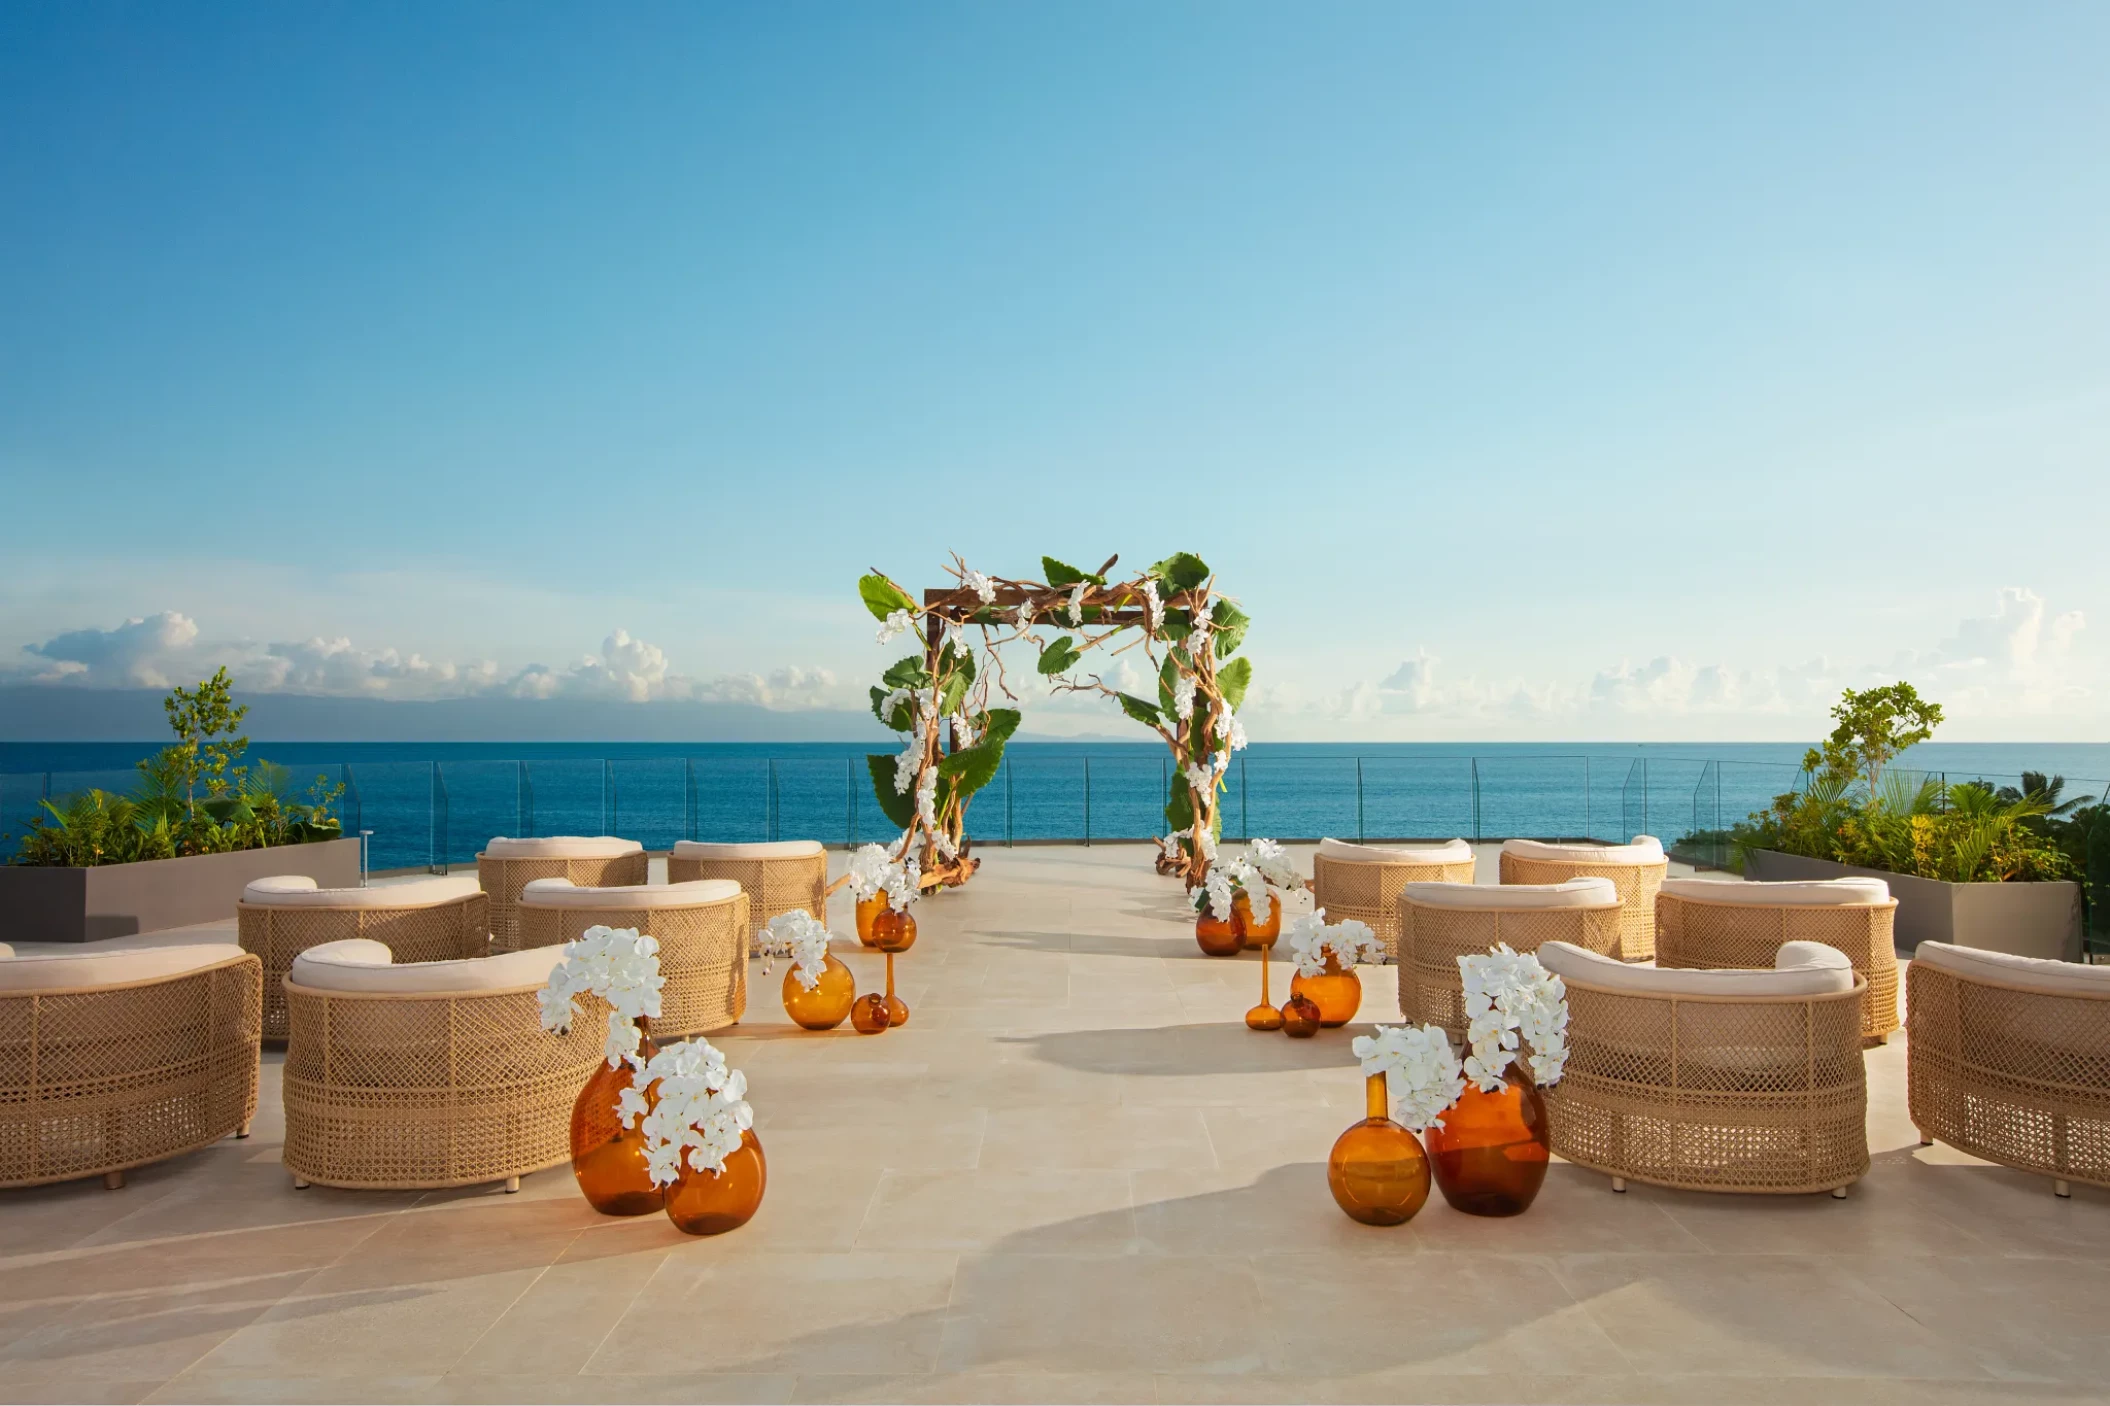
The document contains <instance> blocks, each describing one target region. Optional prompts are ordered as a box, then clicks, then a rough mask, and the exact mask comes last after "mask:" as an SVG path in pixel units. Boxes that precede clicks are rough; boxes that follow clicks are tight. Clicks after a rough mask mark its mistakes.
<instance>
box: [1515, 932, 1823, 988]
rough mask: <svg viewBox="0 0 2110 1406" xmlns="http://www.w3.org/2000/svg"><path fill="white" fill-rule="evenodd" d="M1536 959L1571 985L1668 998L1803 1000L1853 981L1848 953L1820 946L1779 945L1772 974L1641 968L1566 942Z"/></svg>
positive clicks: (1542, 950) (1546, 948)
mask: <svg viewBox="0 0 2110 1406" xmlns="http://www.w3.org/2000/svg"><path fill="white" fill-rule="evenodd" d="M1538 959H1539V962H1540V963H1541V964H1542V965H1543V966H1544V967H1545V968H1546V970H1547V971H1550V972H1552V973H1553V974H1554V975H1556V976H1558V977H1560V979H1561V980H1562V981H1564V982H1567V983H1569V984H1572V985H1575V986H1583V987H1589V988H1592V989H1595V990H1600V991H1616V992H1618V993H1619V994H1621V995H1626V996H1654V997H1661V998H1666V999H1668V998H1679V997H1689V996H1697V997H1703V998H1709V999H1715V1000H1750V1001H1762V1000H1766V999H1768V998H1780V999H1785V1000H1807V999H1808V998H1810V997H1812V996H1831V995H1837V994H1840V993H1844V992H1850V991H1852V990H1853V989H1854V986H1855V982H1856V980H1857V978H1856V977H1855V975H1854V965H1853V963H1852V962H1851V961H1850V960H1848V958H1847V955H1846V954H1845V953H1844V952H1841V951H1840V950H1839V949H1838V948H1836V947H1827V946H1825V945H1824V944H1823V943H1821V942H1784V943H1782V944H1781V945H1780V952H1779V955H1778V956H1776V957H1775V958H1774V962H1773V967H1772V969H1771V970H1770V971H1769V970H1764V969H1756V968H1754V969H1738V968H1728V969H1715V970H1695V969H1690V968H1675V967H1652V966H1639V965H1636V964H1634V963H1630V962H1621V961H1618V960H1616V959H1614V958H1611V957H1605V956H1600V955H1599V954H1598V953H1595V952H1592V951H1589V950H1588V949H1587V948H1582V947H1577V946H1575V945H1574V944H1572V943H1567V942H1548V943H1546V944H1544V945H1543V946H1541V947H1540V948H1539V950H1538Z"/></svg>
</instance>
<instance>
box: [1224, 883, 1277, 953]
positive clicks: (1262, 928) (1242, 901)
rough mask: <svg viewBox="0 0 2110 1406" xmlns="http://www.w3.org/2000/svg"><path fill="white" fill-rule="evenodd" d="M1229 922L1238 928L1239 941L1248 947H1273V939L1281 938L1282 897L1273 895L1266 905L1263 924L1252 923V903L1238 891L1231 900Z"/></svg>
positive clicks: (1244, 893) (1241, 890) (1242, 891)
mask: <svg viewBox="0 0 2110 1406" xmlns="http://www.w3.org/2000/svg"><path fill="white" fill-rule="evenodd" d="M1231 921H1232V922H1233V923H1235V924H1236V925H1237V927H1238V933H1239V937H1240V938H1241V940H1243V941H1244V943H1245V945H1246V946H1248V947H1273V946H1274V945H1275V939H1276V938H1278V937H1280V936H1282V895H1281V894H1279V893H1278V894H1276V895H1274V901H1273V902H1272V903H1270V904H1268V917H1267V921H1266V922H1264V923H1256V922H1254V921H1253V901H1252V899H1250V898H1248V897H1246V891H1245V890H1244V889H1240V890H1239V891H1238V893H1237V894H1236V895H1235V896H1234V897H1233V898H1232V899H1231Z"/></svg>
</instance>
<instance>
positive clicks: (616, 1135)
mask: <svg viewBox="0 0 2110 1406" xmlns="http://www.w3.org/2000/svg"><path fill="white" fill-rule="evenodd" d="M656 1053H657V1051H656V1050H655V1049H654V1048H653V1046H652V1042H651V1041H650V1040H645V1041H644V1042H642V1043H641V1044H640V1045H639V1046H638V1051H637V1057H638V1058H639V1059H640V1060H648V1059H650V1058H652V1056H653V1055H654V1054H656ZM632 1082H633V1076H632V1071H631V1068H630V1066H629V1065H627V1064H620V1065H617V1066H615V1067H614V1068H610V1067H609V1065H608V1061H606V1060H602V1061H601V1062H600V1063H599V1064H598V1065H596V1066H594V1071H593V1074H592V1076H591V1077H590V1078H588V1079H587V1081H586V1087H585V1088H583V1089H581V1090H579V1096H578V1098H577V1099H575V1100H573V1102H572V1106H571V1174H572V1175H573V1176H574V1177H576V1178H577V1179H578V1182H579V1190H580V1191H581V1192H583V1193H584V1194H585V1196H586V1200H587V1202H588V1204H590V1205H591V1206H592V1207H593V1208H594V1209H595V1210H596V1211H599V1212H600V1213H601V1214H602V1215H604V1216H642V1215H647V1214H650V1213H651V1212H653V1211H656V1210H658V1209H659V1208H660V1207H661V1206H663V1205H665V1204H666V1196H665V1193H664V1192H662V1191H661V1189H660V1188H659V1187H658V1186H657V1185H655V1184H654V1183H653V1180H652V1172H651V1168H650V1167H649V1166H648V1165H647V1163H646V1161H645V1135H644V1134H643V1133H642V1132H640V1131H638V1129H636V1128H626V1127H624V1126H623V1125H622V1124H621V1123H619V1122H617V1121H616V1116H615V1101H616V1099H617V1098H619V1097H621V1095H622V1092H623V1090H625V1089H627V1088H629V1087H630V1086H631V1084H632Z"/></svg>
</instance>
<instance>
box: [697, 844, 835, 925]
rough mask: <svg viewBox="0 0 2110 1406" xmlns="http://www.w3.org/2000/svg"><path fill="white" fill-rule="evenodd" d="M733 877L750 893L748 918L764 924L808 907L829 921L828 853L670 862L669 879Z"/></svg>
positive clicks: (817, 916) (814, 914) (810, 911)
mask: <svg viewBox="0 0 2110 1406" xmlns="http://www.w3.org/2000/svg"><path fill="white" fill-rule="evenodd" d="M692 879H731V880H732V881H733V882H734V883H737V884H738V885H740V887H741V889H742V890H743V891H744V892H745V893H746V894H747V899H748V917H749V919H750V920H751V921H752V922H753V923H754V924H755V926H757V927H760V926H762V925H763V924H764V923H767V922H768V921H769V920H770V919H771V918H774V917H776V916H777V915H778V914H780V913H791V912H795V911H799V910H804V911H805V912H807V913H810V914H812V915H813V916H814V917H816V918H818V919H820V920H821V921H822V922H824V923H825V922H827V921H828V856H827V853H826V852H825V851H824V852H822V853H820V854H806V855H797V856H794V857H792V858H789V859H685V858H683V857H682V856H680V855H675V856H674V857H672V858H671V859H669V860H668V861H667V882H668V883H670V884H681V883H687V882H689V881H690V880H692Z"/></svg>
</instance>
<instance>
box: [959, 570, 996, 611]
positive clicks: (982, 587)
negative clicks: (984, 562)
mask: <svg viewBox="0 0 2110 1406" xmlns="http://www.w3.org/2000/svg"><path fill="white" fill-rule="evenodd" d="M960 584H961V585H963V586H965V587H966V588H967V589H968V590H970V591H973V592H974V593H975V595H976V596H977V597H979V598H980V600H981V602H982V604H983V605H995V604H996V582H995V581H993V580H991V579H990V578H989V577H987V576H984V575H983V574H982V573H981V572H979V571H974V570H971V569H970V570H968V571H965V572H962V573H961V574H960Z"/></svg>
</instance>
